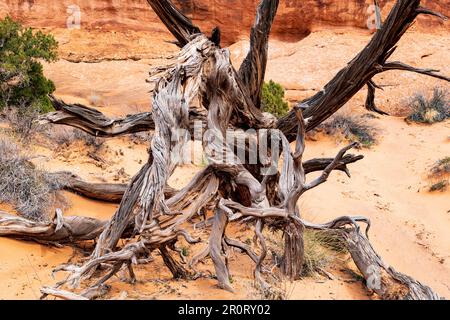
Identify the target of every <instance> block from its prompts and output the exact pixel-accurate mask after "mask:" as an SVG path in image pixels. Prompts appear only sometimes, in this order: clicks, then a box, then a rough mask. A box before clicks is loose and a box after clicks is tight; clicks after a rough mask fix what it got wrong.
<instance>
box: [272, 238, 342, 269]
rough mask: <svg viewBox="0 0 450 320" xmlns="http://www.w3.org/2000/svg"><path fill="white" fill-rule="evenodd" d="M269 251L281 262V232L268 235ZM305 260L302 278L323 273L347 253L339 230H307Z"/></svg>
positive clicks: (304, 239) (282, 241)
mask: <svg viewBox="0 0 450 320" xmlns="http://www.w3.org/2000/svg"><path fill="white" fill-rule="evenodd" d="M265 236H266V239H267V241H268V249H269V251H271V252H272V256H273V257H277V258H276V260H279V259H280V257H281V256H282V255H283V252H282V251H283V244H284V240H283V237H282V233H281V232H276V233H270V234H266V235H265ZM303 241H304V260H303V268H302V274H301V275H302V277H311V276H314V275H316V274H317V273H322V271H323V270H324V269H326V268H327V267H328V266H329V265H330V264H332V263H333V261H335V260H336V259H337V258H338V256H339V255H341V254H345V253H346V252H347V249H346V244H345V241H344V239H343V238H342V235H341V234H340V232H339V231H337V230H323V231H322V230H311V229H305V231H304V233H303Z"/></svg>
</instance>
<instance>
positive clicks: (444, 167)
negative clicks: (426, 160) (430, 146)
mask: <svg viewBox="0 0 450 320" xmlns="http://www.w3.org/2000/svg"><path fill="white" fill-rule="evenodd" d="M431 175H432V176H434V177H436V176H437V177H442V176H445V175H450V157H445V158H442V159H439V160H438V161H436V163H435V164H434V166H433V167H432V168H431Z"/></svg>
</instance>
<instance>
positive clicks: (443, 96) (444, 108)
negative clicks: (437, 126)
mask: <svg viewBox="0 0 450 320" xmlns="http://www.w3.org/2000/svg"><path fill="white" fill-rule="evenodd" d="M409 106H410V108H411V109H412V113H411V114H410V115H409V116H408V117H407V120H410V121H414V122H419V123H428V124H431V123H435V122H441V121H444V120H446V119H448V118H450V101H449V98H448V92H447V91H446V90H444V89H441V88H434V91H433V96H432V97H431V98H429V99H427V97H425V96H424V95H423V94H416V95H415V96H414V97H413V98H412V99H411V100H410V102H409Z"/></svg>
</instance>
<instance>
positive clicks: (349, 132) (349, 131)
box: [322, 114, 376, 147]
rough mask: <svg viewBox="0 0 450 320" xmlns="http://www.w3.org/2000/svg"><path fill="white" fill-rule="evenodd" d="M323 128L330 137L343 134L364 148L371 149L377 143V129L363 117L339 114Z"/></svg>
mask: <svg viewBox="0 0 450 320" xmlns="http://www.w3.org/2000/svg"><path fill="white" fill-rule="evenodd" d="M322 128H324V130H325V132H326V133H327V134H329V135H336V134H342V135H343V136H344V137H345V138H346V139H347V140H349V141H356V142H359V143H361V145H362V146H364V147H370V146H372V145H373V144H374V143H375V142H376V140H375V128H374V127H372V126H371V125H369V124H368V123H367V122H366V120H365V119H363V118H361V117H356V116H351V115H343V114H337V115H335V116H333V117H332V118H331V119H330V120H329V121H327V122H326V123H324V124H323V125H322Z"/></svg>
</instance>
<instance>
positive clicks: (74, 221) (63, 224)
mask: <svg viewBox="0 0 450 320" xmlns="http://www.w3.org/2000/svg"><path fill="white" fill-rule="evenodd" d="M106 224H107V221H101V220H98V219H94V218H89V217H77V216H70V217H64V216H63V215H62V212H61V211H60V210H56V215H55V218H54V219H53V221H51V222H49V223H45V222H35V221H31V220H28V219H25V218H22V217H19V216H16V215H11V214H8V213H6V212H1V211H0V236H1V237H10V238H17V239H26V240H33V241H37V242H41V243H42V242H47V243H53V244H65V243H74V242H76V241H84V240H95V239H96V238H97V237H98V236H99V235H100V233H101V232H102V231H103V229H104V227H105V225H106Z"/></svg>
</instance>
